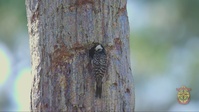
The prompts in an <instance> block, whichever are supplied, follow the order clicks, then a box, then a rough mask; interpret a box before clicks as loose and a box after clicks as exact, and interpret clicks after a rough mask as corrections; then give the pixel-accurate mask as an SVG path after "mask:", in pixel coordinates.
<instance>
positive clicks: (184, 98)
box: [176, 86, 191, 104]
mask: <svg viewBox="0 0 199 112" xmlns="http://www.w3.org/2000/svg"><path fill="white" fill-rule="evenodd" d="M176 90H177V91H178V94H177V97H178V102H179V103H180V104H187V103H189V101H190V91H191V88H187V87H186V86H182V87H181V88H176Z"/></svg>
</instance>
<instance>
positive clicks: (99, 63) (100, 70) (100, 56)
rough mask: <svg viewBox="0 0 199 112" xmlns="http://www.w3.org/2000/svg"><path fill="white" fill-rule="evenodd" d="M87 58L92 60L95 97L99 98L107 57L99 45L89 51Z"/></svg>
mask: <svg viewBox="0 0 199 112" xmlns="http://www.w3.org/2000/svg"><path fill="white" fill-rule="evenodd" d="M89 56H90V58H91V59H92V60H91V62H92V68H93V72H92V73H93V74H94V77H95V82H96V91H95V96H96V97H97V98H101V96H102V83H103V82H102V78H103V77H104V76H105V74H106V70H107V56H106V51H105V49H104V47H103V46H102V45H101V44H97V45H95V46H93V47H92V48H91V49H90V50H89Z"/></svg>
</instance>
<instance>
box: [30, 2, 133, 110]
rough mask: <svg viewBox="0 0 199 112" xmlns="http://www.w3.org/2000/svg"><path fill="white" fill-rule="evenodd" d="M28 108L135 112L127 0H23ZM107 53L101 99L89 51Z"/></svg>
mask: <svg viewBox="0 0 199 112" xmlns="http://www.w3.org/2000/svg"><path fill="white" fill-rule="evenodd" d="M26 7H27V18H28V31H29V36H30V49H31V59H32V75H33V76H34V79H33V86H32V90H31V110H32V111H69V112H72V111H85V112H87V111H92V112H93V111H117V112H122V111H127V112H130V111H134V105H135V104H134V85H133V76H132V73H131V68H130V57H129V56H130V54H129V22H128V17H127V11H126V0H26ZM93 42H99V43H102V44H103V45H104V46H105V49H106V51H107V55H108V71H107V77H106V78H105V80H104V83H103V92H102V98H101V99H99V98H98V99H97V98H95V80H94V77H93V75H92V67H91V63H90V59H89V56H88V51H89V49H90V48H91V47H92V45H93V44H92V43H93Z"/></svg>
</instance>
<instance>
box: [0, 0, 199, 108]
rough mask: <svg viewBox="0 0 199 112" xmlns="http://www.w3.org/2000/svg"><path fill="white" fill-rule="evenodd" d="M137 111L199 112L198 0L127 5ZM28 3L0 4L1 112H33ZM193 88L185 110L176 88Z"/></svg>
mask: <svg viewBox="0 0 199 112" xmlns="http://www.w3.org/2000/svg"><path fill="white" fill-rule="evenodd" d="M127 5H128V6H127V7H128V9H127V10H128V16H129V22H130V28H131V38H130V40H131V41H130V45H131V64H132V70H133V75H134V82H135V93H136V98H135V99H136V105H135V106H136V109H135V110H136V111H144V110H145V111H160V110H170V111H179V110H186V111H199V107H198V105H199V88H198V84H199V83H198V80H199V59H198V57H199V52H198V51H199V31H198V30H199V22H198V20H199V13H198V12H199V0H129V1H128V4H127ZM28 40H29V38H28V30H27V20H26V10H25V1H24V0H1V1H0V110H4V111H5V110H18V111H22V110H23V111H25V110H29V102H30V98H29V97H30V96H29V95H30V87H31V86H30V85H31V79H32V76H31V75H30V70H31V69H30V54H29V52H30V51H29V41H28ZM183 85H185V86H187V87H189V88H191V89H192V90H191V92H190V93H191V101H190V102H189V104H187V105H181V104H179V103H178V102H177V91H176V88H180V87H181V86H183Z"/></svg>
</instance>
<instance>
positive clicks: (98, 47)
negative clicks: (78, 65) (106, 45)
mask: <svg viewBox="0 0 199 112" xmlns="http://www.w3.org/2000/svg"><path fill="white" fill-rule="evenodd" d="M100 49H103V48H102V46H101V45H97V47H95V50H96V51H97V50H100Z"/></svg>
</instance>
